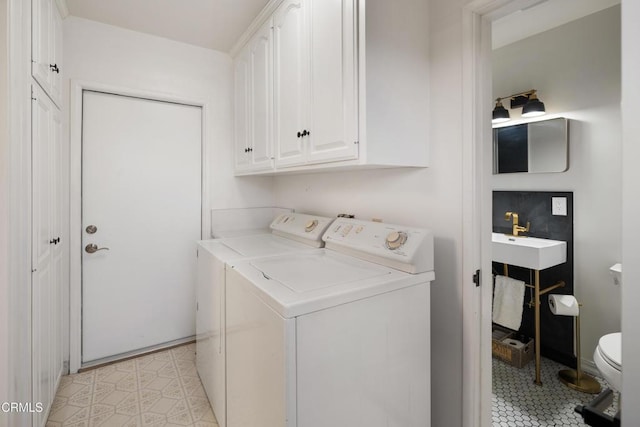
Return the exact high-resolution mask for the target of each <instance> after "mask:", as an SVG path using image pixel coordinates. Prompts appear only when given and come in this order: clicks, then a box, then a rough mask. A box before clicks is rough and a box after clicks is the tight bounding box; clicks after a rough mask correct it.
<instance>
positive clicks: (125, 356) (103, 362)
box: [78, 336, 196, 373]
mask: <svg viewBox="0 0 640 427" xmlns="http://www.w3.org/2000/svg"><path fill="white" fill-rule="evenodd" d="M194 342H196V337H195V336H191V337H187V338H181V339H178V340H174V341H171V342H167V343H163V344H158V345H154V346H151V347H145V348H141V349H139V350H134V351H130V352H128V353H122V354H117V355H115V356H111V357H105V358H103V359H98V360H93V361H91V362H88V363H83V364H82V366H81V367H80V369H78V373H81V372H86V371H89V370H92V369H96V368H101V367H103V366H107V365H112V364H114V363H118V362H123V361H125V360H129V359H134V358H136V357H140V356H145V355H147V354H151V353H158V352H160V351H165V350H169V349H172V348H175V347H180V346H181V345H185V344H191V343H194Z"/></svg>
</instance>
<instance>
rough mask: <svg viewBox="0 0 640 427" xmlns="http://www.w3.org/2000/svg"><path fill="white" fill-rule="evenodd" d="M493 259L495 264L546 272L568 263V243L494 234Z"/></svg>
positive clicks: (492, 242) (492, 238)
mask: <svg viewBox="0 0 640 427" xmlns="http://www.w3.org/2000/svg"><path fill="white" fill-rule="evenodd" d="M491 249H492V251H493V256H492V259H493V261H495V262H502V263H504V264H509V265H516V266H519V267H526V268H531V269H533V270H544V269H545V268H549V267H553V266H554V265H558V264H562V263H564V262H566V261H567V242H563V241H560V240H551V239H540V238H537V237H526V236H517V237H516V236H508V235H506V234H501V233H493V234H492V236H491Z"/></svg>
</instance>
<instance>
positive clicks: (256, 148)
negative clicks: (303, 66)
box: [249, 21, 273, 170]
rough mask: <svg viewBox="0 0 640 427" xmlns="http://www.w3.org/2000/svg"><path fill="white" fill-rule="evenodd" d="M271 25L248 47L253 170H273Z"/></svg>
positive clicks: (262, 30) (257, 35) (259, 33)
mask: <svg viewBox="0 0 640 427" xmlns="http://www.w3.org/2000/svg"><path fill="white" fill-rule="evenodd" d="M271 34H272V29H271V22H270V21H268V22H267V24H266V25H264V26H263V27H262V28H261V29H260V31H258V33H256V35H255V36H254V37H253V39H252V41H251V42H250V44H249V49H250V55H251V101H250V104H251V128H250V132H251V135H250V145H249V148H250V151H249V154H250V157H251V170H262V169H271V168H272V167H273V159H272V157H273V156H272V151H273V149H272V147H273V144H272V141H273V139H272V138H273V132H272V123H273V104H272V101H273V94H272V85H273V71H272V70H273V67H272V63H273V62H272V51H271V38H272V37H271Z"/></svg>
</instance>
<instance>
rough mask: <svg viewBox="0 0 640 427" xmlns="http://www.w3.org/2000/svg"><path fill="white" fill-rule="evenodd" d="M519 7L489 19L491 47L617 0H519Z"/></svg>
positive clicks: (572, 19)
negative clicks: (494, 18)
mask: <svg viewBox="0 0 640 427" xmlns="http://www.w3.org/2000/svg"><path fill="white" fill-rule="evenodd" d="M513 3H514V4H520V7H519V8H518V9H516V10H515V11H513V13H510V14H508V15H506V16H504V17H502V18H499V19H496V20H494V21H492V23H491V37H492V45H493V48H494V49H497V48H499V47H502V46H505V45H508V44H510V43H514V42H517V41H518V40H522V39H524V38H527V37H530V36H533V35H535V34H538V33H541V32H543V31H547V30H550V29H552V28H555V27H559V26H560V25H563V24H566V23H568V22H571V21H574V20H576V19H580V18H582V17H584V16H587V15H590V14H592V13H596V12H599V11H601V10H604V9H607V8H609V7H611V6H614V5H616V4H619V3H620V0H520V1H514V2H513Z"/></svg>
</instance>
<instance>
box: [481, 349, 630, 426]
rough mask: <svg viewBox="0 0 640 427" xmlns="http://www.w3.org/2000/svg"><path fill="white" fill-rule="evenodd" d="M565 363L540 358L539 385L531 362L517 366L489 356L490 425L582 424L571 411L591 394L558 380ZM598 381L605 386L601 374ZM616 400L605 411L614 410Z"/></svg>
mask: <svg viewBox="0 0 640 427" xmlns="http://www.w3.org/2000/svg"><path fill="white" fill-rule="evenodd" d="M561 369H566V367H565V366H563V365H561V364H559V363H556V362H554V361H552V360H549V359H545V358H542V366H541V377H542V378H541V379H542V386H537V385H535V384H534V382H533V379H534V377H535V363H533V362H530V363H528V364H527V365H526V366H525V367H524V368H522V369H518V368H516V367H513V366H510V365H508V364H506V363H504V362H502V361H500V360H497V359H495V358H494V359H493V375H492V378H493V408H492V418H493V427H513V426H517V427H547V426H554V427H555V426H562V427H565V426H566V427H574V426H575V427H583V426H586V424H584V423H583V422H582V417H581V416H580V414H577V413H576V412H575V411H574V408H575V407H576V406H577V405H584V404H586V403H589V402H590V401H591V400H592V399H593V398H594V397H595V395H592V394H586V393H580V392H578V391H575V390H572V389H570V388H569V387H567V386H565V385H564V384H562V383H561V382H560V380H558V371H559V370H561ZM598 381H600V383H601V384H602V385H603V386H604V387H606V383H605V382H604V380H602V379H601V378H598ZM617 403H618V401H617V394H616V400H615V401H614V404H613V405H612V408H611V409H610V410H609V411H607V413H609V414H610V415H613V413H615V407H617Z"/></svg>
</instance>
